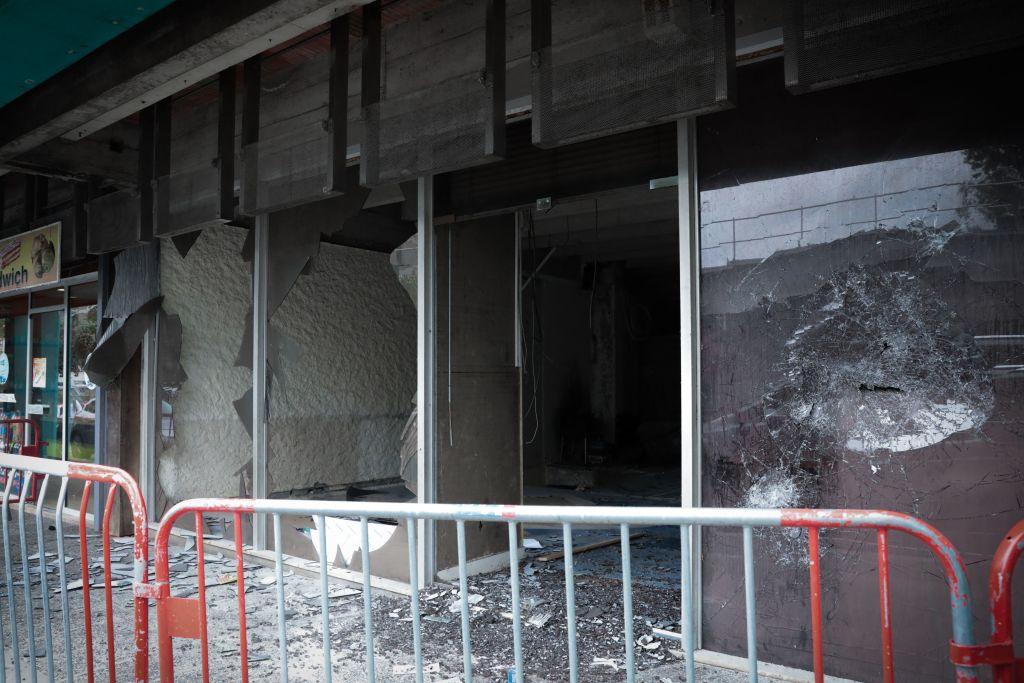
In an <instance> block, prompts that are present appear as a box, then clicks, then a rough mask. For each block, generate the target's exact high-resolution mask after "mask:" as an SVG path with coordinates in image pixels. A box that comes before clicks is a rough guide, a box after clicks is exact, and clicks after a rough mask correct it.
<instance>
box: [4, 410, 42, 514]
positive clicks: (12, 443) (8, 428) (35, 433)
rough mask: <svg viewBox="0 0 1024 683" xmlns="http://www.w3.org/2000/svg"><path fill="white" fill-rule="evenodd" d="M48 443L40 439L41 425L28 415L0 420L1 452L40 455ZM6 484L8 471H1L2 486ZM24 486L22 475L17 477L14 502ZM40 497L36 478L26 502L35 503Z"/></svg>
mask: <svg viewBox="0 0 1024 683" xmlns="http://www.w3.org/2000/svg"><path fill="white" fill-rule="evenodd" d="M46 445H47V443H46V442H45V441H40V440H39V426H38V425H37V424H36V422H35V420H33V419H31V418H27V417H7V418H4V419H2V420H0V453H13V454H17V455H27V456H32V457H39V449H40V448H41V447H42V446H46ZM6 485H7V473H6V472H2V471H0V486H6ZM22 488H24V482H23V481H22V480H21V479H20V477H15V479H14V486H13V488H12V493H13V494H14V498H12V499H11V502H12V503H17V502H19V501H20V500H21V491H22ZM38 498H39V481H38V480H36V481H35V482H34V485H33V486H32V487H31V490H29V492H28V494H27V495H26V496H25V502H27V503H34V502H36V500H37V499H38Z"/></svg>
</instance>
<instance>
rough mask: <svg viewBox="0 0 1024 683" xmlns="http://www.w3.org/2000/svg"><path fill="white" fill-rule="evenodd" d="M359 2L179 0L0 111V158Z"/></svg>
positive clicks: (155, 95)
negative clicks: (210, 0)
mask: <svg viewBox="0 0 1024 683" xmlns="http://www.w3.org/2000/svg"><path fill="white" fill-rule="evenodd" d="M366 2H367V0H276V1H275V0H246V1H244V2H243V1H242V0H232V1H227V2H208V0H179V1H178V2H175V3H173V4H171V5H170V6H168V7H167V8H165V9H164V10H161V11H160V12H157V13H156V14H154V15H153V16H151V17H149V18H148V19H146V20H145V21H143V22H142V23H140V24H139V25H138V26H135V27H133V28H132V29H130V30H129V31H126V32H125V33H123V34H121V35H120V36H118V37H117V38H115V39H114V40H112V41H110V42H109V43H107V44H105V45H104V46H102V47H100V48H99V49H97V50H95V51H93V52H92V53H90V54H89V55H87V56H86V57H83V58H82V59H81V60H79V61H78V62H75V64H73V65H72V66H70V67H68V68H67V69H65V70H64V71H62V72H61V73H60V74H58V75H57V76H55V77H53V78H51V79H49V80H47V81H46V82H44V83H41V84H40V85H38V86H36V87H35V88H33V89H32V90H31V91H29V92H28V93H26V94H25V95H24V96H22V97H19V98H18V99H17V100H15V101H14V102H11V103H10V104H8V105H7V106H6V107H4V108H3V109H0V131H2V132H0V163H3V162H4V161H6V160H9V159H13V158H14V157H16V156H18V155H19V154H22V153H24V152H27V151H28V150H30V149H32V148H33V147H36V146H38V145H40V144H42V143H44V142H47V141H49V140H52V139H54V138H57V137H61V136H64V137H67V138H69V139H73V140H78V139H81V138H84V137H86V136H88V135H90V134H92V133H94V132H96V131H98V130H100V129H102V128H104V127H105V126H107V125H109V124H111V123H114V122H115V121H118V120H120V119H122V118H124V117H126V116H130V115H131V114H134V113H136V112H138V111H140V110H141V109H143V108H145V107H147V106H149V105H151V104H153V103H154V102H157V101H159V100H161V99H164V98H166V97H169V96H171V95H173V94H175V93H177V92H179V91H181V90H183V89H185V88H188V87H190V86H192V85H194V84H196V83H197V82H199V81H201V80H203V79H205V78H208V77H210V76H213V75H215V74H217V73H218V72H219V71H221V70H223V69H225V68H227V67H230V66H232V65H234V64H237V63H239V62H242V61H244V60H246V59H248V58H249V57H252V56H253V55H256V54H259V53H261V52H263V51H265V50H267V49H268V48H271V47H273V46H274V45H277V44H279V43H281V42H284V41H286V40H289V39H291V38H294V37H295V36H297V35H300V34H302V33H304V32H306V31H308V30H310V29H312V28H315V27H316V26H318V25H320V24H323V23H325V22H327V21H330V20H332V19H334V18H336V17H339V16H341V15H343V14H345V13H347V12H349V11H351V10H352V9H354V8H356V7H359V6H361V5H364V4H366Z"/></svg>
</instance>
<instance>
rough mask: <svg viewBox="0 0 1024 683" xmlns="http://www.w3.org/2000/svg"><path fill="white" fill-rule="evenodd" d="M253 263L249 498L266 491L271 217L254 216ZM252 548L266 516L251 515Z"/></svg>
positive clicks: (260, 541) (262, 544) (261, 546)
mask: <svg viewBox="0 0 1024 683" xmlns="http://www.w3.org/2000/svg"><path fill="white" fill-rule="evenodd" d="M254 230H255V231H256V234H255V249H254V255H253V260H252V497H253V498H257V499H258V498H266V497H267V494H268V490H267V474H268V470H267V333H268V329H267V328H268V325H267V273H268V266H269V263H268V260H269V258H270V216H269V215H267V214H263V215H261V216H257V217H256V227H255V228H254ZM252 545H253V547H254V548H255V549H256V550H266V548H267V519H266V515H259V514H258V515H254V516H253V522H252Z"/></svg>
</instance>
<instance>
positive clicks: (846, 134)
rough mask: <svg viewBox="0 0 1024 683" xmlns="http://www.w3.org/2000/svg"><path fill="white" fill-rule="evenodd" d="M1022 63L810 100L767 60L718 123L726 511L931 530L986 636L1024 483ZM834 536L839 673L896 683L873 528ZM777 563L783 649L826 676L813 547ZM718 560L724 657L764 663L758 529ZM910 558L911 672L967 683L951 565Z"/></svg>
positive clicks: (707, 407)
mask: <svg viewBox="0 0 1024 683" xmlns="http://www.w3.org/2000/svg"><path fill="white" fill-rule="evenodd" d="M1019 62H1020V56H1019V54H1016V53H1006V54H1003V55H999V56H998V57H992V58H986V59H984V60H971V61H966V62H963V63H959V64H955V65H951V66H948V67H942V68H936V69H931V70H926V71H921V72H917V73H915V74H912V75H910V76H901V77H892V78H887V79H881V80H878V81H876V82H873V83H870V84H863V85H857V86H850V87H848V88H842V89H839V90H835V91H830V92H822V93H818V94H814V95H805V96H800V97H795V96H792V95H790V94H788V93H786V92H785V90H784V89H783V88H782V82H783V81H782V78H781V65H780V64H778V63H766V64H762V65H755V66H752V67H748V68H747V69H743V70H741V76H740V86H741V87H740V93H741V97H743V100H742V101H741V105H740V107H739V108H738V109H737V110H736V111H734V112H729V113H725V114H721V115H716V116H710V117H707V118H706V119H701V120H700V122H699V127H698V140H699V143H698V144H699V147H700V155H699V158H700V164H701V165H700V184H701V268H702V271H701V409H702V421H703V424H702V433H703V442H702V447H703V459H702V470H703V479H702V496H703V503H704V504H705V505H708V506H729V507H731V506H741V507H742V506H745V507H840V508H882V509H892V510H896V511H900V512H905V513H909V514H913V515H915V516H918V517H920V518H922V519H925V520H927V521H929V522H930V523H932V524H934V525H935V526H937V527H938V529H939V530H940V531H941V532H943V533H944V534H946V535H947V536H948V537H949V538H950V539H951V540H952V542H953V543H954V544H955V545H956V546H957V547H958V548H959V550H960V551H961V553H962V554H963V556H964V560H965V561H966V563H967V565H968V568H969V576H970V580H971V585H972V586H973V587H974V588H975V624H974V625H975V629H976V631H977V632H978V634H979V637H984V635H985V634H987V632H988V621H989V620H988V617H987V615H986V614H985V612H986V610H985V607H984V605H985V598H984V593H983V592H982V591H983V588H984V587H985V586H987V572H988V563H989V561H990V559H991V556H992V553H993V551H994V550H995V548H996V545H997V543H998V542H999V540H1000V538H1001V536H1002V533H1003V532H1004V531H1005V530H1007V529H1009V527H1010V526H1011V525H1012V523H1013V522H1014V521H1016V520H1017V519H1019V518H1020V516H1021V508H1022V503H1021V499H1020V491H1021V489H1022V484H1024V477H1022V474H1021V473H1022V471H1024V455H1022V454H1024V448H1022V446H1024V444H1022V442H1021V438H1022V435H1024V413H1022V411H1021V405H1022V403H1021V398H1022V396H1024V378H1022V375H1021V372H1020V370H1021V368H1022V367H1024V347H1022V346H1021V344H1020V338H1021V337H1020V334H1021V331H1022V329H1024V318H1022V314H1021V311H1022V305H1024V287H1022V284H1021V283H1022V282H1024V272H1022V271H1021V259H1020V258H1019V254H1020V253H1022V252H1021V249H1022V247H1024V245H1022V244H1021V243H1020V241H1021V236H1022V235H1024V223H1022V218H1021V216H1022V213H1024V212H1022V208H1024V156H1022V155H1021V152H1020V150H1021V142H1022V140H1021V137H1020V134H1019V130H1014V128H1013V127H1012V126H1010V125H1009V124H1010V118H1011V117H1014V116H1016V114H1015V112H1012V108H1010V107H1004V106H1002V105H999V106H996V105H994V104H991V102H992V99H993V97H998V94H997V93H999V92H1002V91H1001V90H1000V89H999V88H998V87H995V86H996V84H995V82H994V80H993V79H995V78H997V76H996V75H995V74H996V73H997V72H998V71H1000V70H1001V71H1003V72H1005V70H1006V69H1007V68H1016V66H1015V65H1017V64H1019ZM744 72H746V75H745V76H744ZM755 75H757V76H758V79H760V80H757V79H754V76H755ZM745 77H746V78H751V79H753V80H752V81H751V88H749V89H747V88H743V87H742V86H743V83H744V78H745ZM940 83H941V84H942V85H941V87H939V86H938V84H940ZM950 93H955V95H951V94H950ZM769 131H770V133H769ZM823 538H824V541H823V543H824V545H823V549H824V550H823V552H824V555H823V558H822V565H821V566H822V571H823V593H824V595H825V596H826V597H825V606H824V615H825V634H826V641H825V658H826V661H827V662H829V668H828V673H829V674H834V675H839V676H844V677H849V678H853V679H856V680H875V679H877V678H878V677H879V675H878V671H879V667H880V661H881V656H880V652H879V643H880V641H879V638H878V628H879V627H878V620H879V614H878V603H877V599H876V595H877V590H878V577H877V569H876V558H875V552H874V538H873V535H868V534H856V533H845V532H844V533H826V534H825V535H824V536H823ZM757 548H758V550H757V566H758V573H757V581H758V586H757V588H758V594H759V597H758V606H757V607H758V619H759V629H758V637H759V648H760V649H759V656H760V657H761V658H763V659H765V660H768V661H773V662H779V663H782V664H787V665H791V666H797V667H801V668H805V669H807V668H810V667H811V659H810V651H809V650H810V633H809V619H808V614H809V609H810V607H809V596H808V594H807V557H806V553H807V541H806V535H805V534H802V533H798V532H791V533H784V532H780V531H771V532H766V533H764V534H760V535H759V536H758V538H757ZM702 553H703V558H704V565H703V566H704V574H703V590H704V595H703V599H704V602H703V620H704V623H703V634H704V643H703V644H704V647H706V648H709V649H714V650H721V651H725V652H729V653H732V654H743V653H744V652H745V645H744V643H745V631H744V629H745V625H744V624H745V622H744V619H743V604H742V603H743V599H742V588H741V587H742V549H741V539H740V535H739V533H733V532H731V531H725V530H708V531H706V532H705V534H704V535H703V548H702ZM891 563H892V567H893V571H894V574H893V577H892V591H893V600H894V606H895V607H894V608H895V615H894V630H895V633H896V640H895V648H896V665H897V671H898V675H899V677H900V679H901V680H909V681H933V680H941V679H949V678H952V671H951V670H950V667H949V663H948V651H947V643H948V640H949V637H950V633H951V632H950V616H949V607H948V593H947V589H946V585H945V582H944V580H943V578H942V572H941V569H940V568H939V566H938V564H937V563H936V561H935V560H934V559H933V558H932V556H931V555H930V553H928V552H927V551H926V550H925V549H924V547H923V546H921V545H920V544H919V543H917V542H915V541H912V540H910V539H905V538H901V539H900V540H899V541H897V545H895V546H894V547H893V548H892V550H891ZM1017 582H1018V583H1020V577H1018V578H1017ZM1021 609H1022V608H1021V605H1020V603H1018V605H1017V614H1016V615H1015V616H1017V620H1018V622H1019V621H1020V620H1021V618H1022V616H1024V615H1021V613H1020V612H1021Z"/></svg>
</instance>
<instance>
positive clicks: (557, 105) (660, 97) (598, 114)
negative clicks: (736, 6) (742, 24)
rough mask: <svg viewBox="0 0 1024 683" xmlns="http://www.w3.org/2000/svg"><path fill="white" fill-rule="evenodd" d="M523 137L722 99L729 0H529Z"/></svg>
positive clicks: (611, 127)
mask: <svg viewBox="0 0 1024 683" xmlns="http://www.w3.org/2000/svg"><path fill="white" fill-rule="evenodd" d="M532 13H533V14H532V22H533V57H532V59H533V141H534V142H535V143H536V144H538V145H541V146H547V147H549V146H554V145H561V144H565V143H569V142H578V141H580V140H587V139H590V138H595V137H599V136H604V135H610V134H612V133H620V132H623V131H627V130H633V129H635V128H640V127H643V126H650V125H654V124H657V123H663V122H666V121H670V120H673V119H678V118H681V117H684V116H692V115H696V114H701V113H706V112H709V111H714V110H717V109H721V108H723V107H726V106H729V104H730V101H731V100H732V98H733V87H734V81H735V78H734V72H735V53H736V48H735V36H734V26H733V3H732V0H714V1H709V0H654V1H649V2H648V1H645V2H635V1H634V2H604V3H600V5H599V7H597V8H595V6H594V3H592V2H587V1H586V0H534V1H533V3H532Z"/></svg>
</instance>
